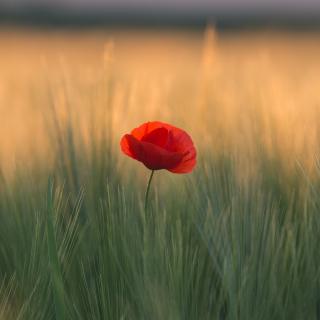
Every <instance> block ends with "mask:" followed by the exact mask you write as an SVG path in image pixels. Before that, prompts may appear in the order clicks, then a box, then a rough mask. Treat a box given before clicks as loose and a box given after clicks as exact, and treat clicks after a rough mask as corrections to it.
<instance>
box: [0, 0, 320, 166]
mask: <svg viewBox="0 0 320 320" xmlns="http://www.w3.org/2000/svg"><path fill="white" fill-rule="evenodd" d="M319 27H320V2H319V1H317V0H305V1H298V0H265V1H263V0H262V1H255V0H215V1H210V0H197V1H196V0H162V1H155V0H108V1H103V0H91V1H89V0H59V1H58V0H57V1H51V0H1V1H0V70H1V73H0V116H1V119H2V124H1V127H0V151H1V152H0V161H1V162H2V165H4V166H6V167H12V166H15V165H16V163H17V162H19V161H20V162H22V163H23V165H25V164H26V163H27V162H26V159H30V158H32V159H34V158H36V155H37V156H39V157H42V156H43V155H46V156H48V155H50V154H52V152H51V148H52V143H51V142H48V141H49V140H48V136H50V134H49V133H48V130H49V129H50V128H51V127H52V125H50V123H51V122H52V119H54V117H57V118H58V122H61V123H62V124H61V125H62V126H64V125H65V123H66V122H67V120H66V119H71V118H72V119H73V120H72V121H74V122H75V123H73V124H72V125H73V130H76V129H75V127H77V128H78V129H77V130H79V131H78V133H77V134H76V135H77V136H80V132H81V136H82V137H83V139H82V140H81V142H79V143H80V144H85V141H87V143H88V137H92V136H93V134H92V127H93V126H94V127H98V125H97V123H99V125H100V126H101V127H108V128H109V127H111V130H112V131H113V134H112V139H113V140H114V146H115V148H116V151H115V152H117V153H118V152H119V150H118V141H119V138H120V136H121V134H123V133H124V132H127V131H128V128H132V127H134V126H136V125H137V124H139V123H141V122H145V121H147V120H153V119H159V120H162V121H167V122H172V123H174V124H176V125H180V126H183V127H186V128H189V130H191V133H192V135H193V136H194V137H195V140H196V142H197V144H198V145H199V146H200V147H201V144H204V143H208V141H209V142H210V143H211V142H212V143H214V148H215V149H217V148H220V147H221V148H224V149H226V148H229V149H237V150H238V149H239V148H240V149H241V147H240V146H243V148H245V149H248V148H250V146H251V144H250V143H248V141H249V140H250V139H252V138H251V137H252V136H254V135H256V134H257V132H256V131H257V130H258V131H259V135H261V136H262V138H261V141H262V143H264V144H265V145H266V146H267V148H269V149H270V148H276V149H277V152H278V151H279V150H280V151H281V152H283V155H284V159H285V163H286V165H287V164H288V161H287V155H288V153H290V155H292V154H295V155H299V154H303V155H304V158H305V159H308V157H309V156H308V155H309V154H310V153H311V152H314V148H315V144H316V142H315V141H316V137H317V130H318V129H317V128H318V122H317V119H318V118H319V117H318V113H317V110H318V106H319V105H320V99H319V94H318V92H319V89H320V88H319V83H320V81H319V80H320V79H319V74H320V72H319V71H320V61H319V55H320V42H319V40H320V39H319ZM52 110H54V113H52ZM68 121H69V120H68ZM106 121H108V122H106ZM93 123H94V125H93ZM110 123H111V125H110ZM257 124H259V125H257ZM90 128H91V129H90ZM56 129H57V128H55V129H54V128H53V129H52V130H53V131H55V130H56ZM90 130H91V131H90ZM96 131H97V130H96ZM239 132H241V135H239ZM95 134H97V133H95ZM95 134H94V135H95ZM204 137H205V138H204ZM259 143H260V142H259ZM277 145H278V146H277ZM275 146H276V147H275ZM309 147H310V148H309ZM306 149H307V151H306ZM270 152H274V150H273V151H270ZM245 154H250V150H249V151H248V150H246V153H245ZM30 155H32V157H30ZM291 159H292V161H294V157H291ZM306 161H307V160H306Z"/></svg>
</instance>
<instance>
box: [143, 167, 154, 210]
mask: <svg viewBox="0 0 320 320" xmlns="http://www.w3.org/2000/svg"><path fill="white" fill-rule="evenodd" d="M153 174H154V170H152V171H151V174H150V177H149V181H148V185H147V190H146V195H145V198H144V211H145V212H146V211H147V208H148V196H149V191H150V186H151V181H152V178H153Z"/></svg>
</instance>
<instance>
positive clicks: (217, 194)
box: [0, 125, 320, 320]
mask: <svg viewBox="0 0 320 320" xmlns="http://www.w3.org/2000/svg"><path fill="white" fill-rule="evenodd" d="M54 133H55V134H58V135H59V136H58V137H57V136H54V141H58V144H57V149H56V150H55V152H54V154H55V155H56V158H55V161H54V165H53V166H52V167H50V166H49V167H46V166H44V165H42V164H38V165H37V166H35V167H34V169H33V170H26V169H25V168H20V169H17V170H16V172H15V174H14V175H13V177H12V178H10V179H8V178H4V177H2V179H1V185H0V219H1V224H0V279H1V283H0V319H4V320H11V319H15V320H17V319H19V320H24V319H27V320H29V319H30V320H31V319H32V320H38V319H39V320H40V319H46V320H48V319H59V320H63V319H75V320H90V319H92V320H97V319H112V320H114V319H119V320H125V319H137V320H138V319H139V320H140V319H155V320H157V319H159V320H160V319H166V320H170V319H173V320H175V319H190V320H191V319H217V320H234V319H243V320H247V319H259V320H264V319H266V320H270V319H284V320H285V319H297V320H300V319H318V318H319V316H320V286H319V285H320V283H319V271H320V268H319V266H320V254H319V250H318V244H319V241H320V232H319V230H320V222H319V221H320V220H319V217H318V212H319V200H318V198H319V181H320V175H319V176H315V177H312V179H311V178H310V177H308V176H307V174H306V173H304V170H303V168H302V167H301V166H300V165H297V167H296V168H295V169H294V170H292V171H291V172H289V173H288V172H287V171H285V170H282V169H281V166H280V163H278V162H277V154H276V153H275V154H274V156H273V158H272V159H271V158H268V156H267V154H266V153H264V152H261V145H260V144H259V142H257V150H259V151H258V152H257V153H256V163H255V165H256V167H257V170H256V174H251V173H250V172H249V171H248V172H247V173H243V172H242V173H243V174H242V175H241V174H239V170H240V169H239V163H238V159H237V155H235V154H233V153H231V152H228V151H224V152H220V153H216V154H215V155H214V156H213V155H212V154H211V153H209V152H208V153H207V154H206V153H204V152H201V151H200V152H199V154H200V157H199V164H198V167H197V169H196V171H195V172H194V173H192V174H191V175H189V176H182V177H181V176H174V178H173V177H172V175H170V174H166V173H165V172H155V176H154V180H153V184H152V186H151V190H150V195H149V204H148V216H147V217H146V216H145V211H144V209H143V197H144V192H145V188H146V185H145V184H142V183H141V182H139V181H137V179H136V177H135V175H134V174H131V173H130V170H129V169H128V172H127V173H126V172H122V173H121V174H120V172H119V171H118V170H117V168H118V166H117V164H118V156H117V154H118V153H116V152H114V151H113V150H112V149H111V147H110V144H109V143H108V141H109V140H108V139H107V140H102V141H101V142H97V141H95V140H92V141H91V142H90V143H89V146H90V147H89V148H87V149H85V148H84V144H83V143H81V138H80V137H79V136H77V135H76V134H75V131H74V129H73V128H72V126H71V125H69V127H68V125H67V126H66V129H65V130H64V131H61V130H56V131H54ZM59 141H60V142H59ZM53 145H54V144H53ZM258 147H259V148H258ZM111 155H112V156H111ZM247 161H248V163H247V165H248V166H250V163H249V160H247ZM136 165H137V166H138V163H136ZM145 174H146V179H147V177H148V175H149V172H148V171H147V170H145ZM124 175H128V177H127V178H126V179H123V176H124ZM163 182H165V183H163Z"/></svg>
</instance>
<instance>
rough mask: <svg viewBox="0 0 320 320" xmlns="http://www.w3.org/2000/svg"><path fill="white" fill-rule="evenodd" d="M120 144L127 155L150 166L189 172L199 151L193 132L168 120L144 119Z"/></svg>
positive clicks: (152, 168)
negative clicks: (193, 139)
mask: <svg viewBox="0 0 320 320" xmlns="http://www.w3.org/2000/svg"><path fill="white" fill-rule="evenodd" d="M120 145H121V149H122V151H123V152H124V153H125V154H126V155H128V156H129V157H131V158H133V159H135V160H138V161H140V162H142V163H143V164H144V165H145V166H146V167H147V168H149V169H150V170H160V169H166V170H169V171H171V172H174V173H188V172H191V171H192V169H193V168H194V166H195V165H196V156H197V152H196V149H195V147H194V145H193V142H192V140H191V138H190V136H189V135H188V134H187V133H186V132H185V131H183V130H182V129H179V128H176V127H174V126H172V125H170V124H167V123H163V122H159V121H153V122H147V123H144V124H142V125H141V126H140V127H138V128H135V129H133V130H132V131H131V134H125V135H124V136H123V137H122V139H121V142H120Z"/></svg>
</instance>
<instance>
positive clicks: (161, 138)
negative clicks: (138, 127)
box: [141, 127, 169, 148]
mask: <svg viewBox="0 0 320 320" xmlns="http://www.w3.org/2000/svg"><path fill="white" fill-rule="evenodd" d="M168 135H169V132H168V130H167V129H166V128H163V127H162V128H157V129H155V130H153V131H151V132H149V133H148V134H146V135H145V136H144V137H142V139H141V141H144V142H149V143H152V144H154V145H157V146H158V147H161V148H164V147H165V146H166V145H167V142H168Z"/></svg>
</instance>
